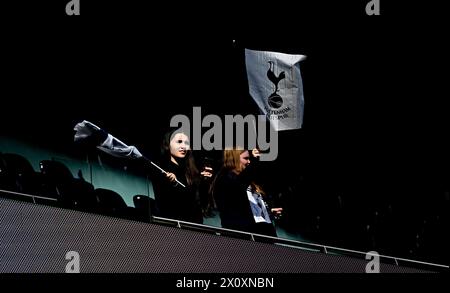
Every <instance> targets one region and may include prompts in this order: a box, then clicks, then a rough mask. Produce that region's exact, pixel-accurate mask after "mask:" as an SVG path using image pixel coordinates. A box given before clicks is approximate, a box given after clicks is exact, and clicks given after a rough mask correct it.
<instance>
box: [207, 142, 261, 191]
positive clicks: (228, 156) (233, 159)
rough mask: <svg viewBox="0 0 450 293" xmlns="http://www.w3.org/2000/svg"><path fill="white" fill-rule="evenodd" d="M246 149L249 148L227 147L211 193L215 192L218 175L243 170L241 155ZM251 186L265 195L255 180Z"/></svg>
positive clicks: (237, 172)
mask: <svg viewBox="0 0 450 293" xmlns="http://www.w3.org/2000/svg"><path fill="white" fill-rule="evenodd" d="M245 151H247V150H245V149H244V148H240V147H235V148H232V149H225V150H224V151H223V164H222V168H221V169H220V171H219V172H218V174H217V176H216V178H214V182H213V183H212V184H211V193H213V194H214V188H215V185H216V179H217V178H218V177H220V176H221V175H223V174H226V173H228V172H234V173H236V174H239V173H241V172H242V171H243V169H242V165H241V158H240V156H241V154H242V153H243V152H245ZM250 186H251V188H252V189H253V190H254V191H256V192H258V193H259V194H261V195H263V196H264V195H265V192H264V190H263V189H262V188H261V186H259V185H258V184H256V183H255V182H251V183H250Z"/></svg>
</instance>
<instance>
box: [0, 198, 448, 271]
mask: <svg viewBox="0 0 450 293" xmlns="http://www.w3.org/2000/svg"><path fill="white" fill-rule="evenodd" d="M0 193H10V194H14V195H21V196H25V197H31V198H32V199H33V203H36V201H35V198H38V199H45V200H50V201H58V199H55V198H49V197H44V196H37V195H32V194H27V193H21V192H16V191H11V190H3V189H0ZM151 220H152V221H151V222H152V223H158V222H160V223H171V224H174V225H175V226H176V227H177V228H181V229H183V228H187V229H189V228H193V227H195V228H201V229H202V230H203V231H204V232H206V230H209V231H211V232H214V233H215V234H216V235H221V234H220V233H218V232H231V233H234V234H237V235H245V236H248V238H249V239H251V241H255V242H257V241H256V240H255V237H256V238H263V239H268V240H273V241H272V242H273V243H274V244H278V245H280V244H281V245H282V244H287V245H290V246H289V247H294V248H297V249H305V250H308V249H311V248H315V249H316V250H318V251H321V252H323V253H325V254H329V253H330V251H334V252H340V253H351V254H354V255H358V256H363V257H365V256H367V255H375V254H373V253H371V252H363V251H358V250H352V249H346V248H340V247H335V246H329V245H323V244H317V243H311V242H304V241H298V240H291V239H286V238H279V237H273V236H267V235H262V234H256V233H250V232H244V231H239V230H233V229H227V228H221V227H214V226H208V225H203V224H197V223H192V222H186V221H180V220H174V219H169V218H163V217H157V216H151ZM378 256H379V257H380V258H383V259H391V260H393V261H394V262H395V264H396V266H399V261H403V262H406V263H412V264H420V265H426V266H431V267H436V268H441V269H449V268H450V267H449V266H448V265H442V264H435V263H430V262H424V261H418V260H413V259H407V258H400V257H395V256H389V255H381V254H378Z"/></svg>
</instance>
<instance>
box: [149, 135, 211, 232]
mask: <svg viewBox="0 0 450 293" xmlns="http://www.w3.org/2000/svg"><path fill="white" fill-rule="evenodd" d="M161 155H162V158H161V162H160V166H161V167H162V168H163V169H164V170H165V171H166V172H167V174H162V175H160V176H157V177H156V180H153V183H154V184H153V187H154V191H155V200H156V206H157V209H158V211H159V212H158V216H161V217H164V218H170V219H176V220H181V221H187V222H193V223H200V224H201V223H203V214H202V208H201V204H200V194H199V185H200V184H201V183H202V180H203V179H202V178H203V177H205V178H209V177H211V176H212V174H211V173H210V172H208V171H203V172H202V173H200V172H199V171H198V169H197V167H196V165H195V162H194V158H193V155H192V150H191V148H190V142H189V137H188V136H187V135H186V134H185V133H184V132H183V131H182V130H180V129H178V130H175V131H170V132H168V133H166V135H165V136H164V139H163V141H162V145H161ZM177 181H179V182H181V183H182V184H183V185H184V186H185V187H183V186H182V185H181V184H179V183H178V182H177Z"/></svg>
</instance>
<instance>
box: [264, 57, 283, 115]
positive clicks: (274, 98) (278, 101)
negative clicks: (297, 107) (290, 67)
mask: <svg viewBox="0 0 450 293" xmlns="http://www.w3.org/2000/svg"><path fill="white" fill-rule="evenodd" d="M268 63H269V70H267V78H268V79H269V80H270V81H271V82H272V83H273V84H274V86H275V87H274V91H273V93H271V94H270V96H269V97H268V98H267V103H268V104H269V106H270V107H271V108H275V109H278V108H280V107H281V106H283V98H282V97H281V96H280V95H279V94H278V83H280V81H281V80H282V79H284V78H286V75H285V74H284V71H281V72H280V74H278V76H276V75H275V72H274V69H275V64H274V62H273V61H269V62H268Z"/></svg>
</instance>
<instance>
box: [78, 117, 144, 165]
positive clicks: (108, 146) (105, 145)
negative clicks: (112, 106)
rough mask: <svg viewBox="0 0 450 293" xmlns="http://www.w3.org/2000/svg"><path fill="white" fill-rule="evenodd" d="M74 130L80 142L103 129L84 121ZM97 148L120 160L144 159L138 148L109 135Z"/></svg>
mask: <svg viewBox="0 0 450 293" xmlns="http://www.w3.org/2000/svg"><path fill="white" fill-rule="evenodd" d="M74 130H75V131H76V132H75V138H74V139H75V141H80V140H83V139H86V138H88V137H90V136H92V135H94V133H95V132H98V131H101V130H102V129H101V128H100V127H98V126H97V125H95V124H93V123H91V122H89V121H86V120H84V121H83V122H80V123H78V124H77V125H75V127H74ZM97 148H98V149H100V150H101V151H104V152H105V153H108V154H110V155H112V156H115V157H119V158H131V159H138V158H140V157H142V154H141V153H140V152H139V151H138V149H137V148H136V147H134V146H128V145H126V144H125V143H123V142H121V141H120V140H119V139H117V138H115V137H114V136H112V135H111V134H109V133H108V134H107V137H106V139H105V140H104V141H103V142H102V143H101V144H100V145H98V146H97Z"/></svg>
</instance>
